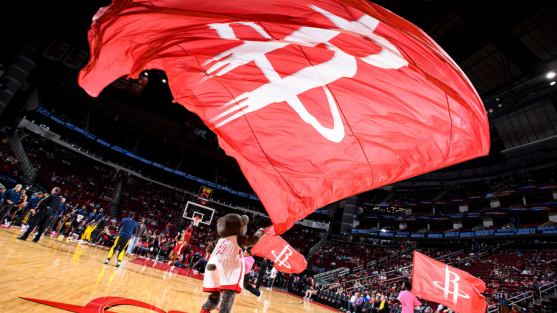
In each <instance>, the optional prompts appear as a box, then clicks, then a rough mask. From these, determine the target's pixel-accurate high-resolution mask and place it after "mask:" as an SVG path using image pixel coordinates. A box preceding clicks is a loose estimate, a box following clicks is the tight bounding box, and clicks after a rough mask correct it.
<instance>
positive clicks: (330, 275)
mask: <svg viewBox="0 0 557 313" xmlns="http://www.w3.org/2000/svg"><path fill="white" fill-rule="evenodd" d="M348 272H349V270H348V268H346V267H341V268H337V269H334V270H331V271H328V272H323V273H319V274H317V275H315V276H313V279H314V280H315V281H316V282H318V283H320V284H321V285H326V282H328V281H329V280H331V279H334V278H335V277H340V276H343V275H344V274H345V273H348Z"/></svg>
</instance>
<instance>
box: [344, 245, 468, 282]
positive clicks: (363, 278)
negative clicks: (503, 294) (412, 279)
mask: <svg viewBox="0 0 557 313" xmlns="http://www.w3.org/2000/svg"><path fill="white" fill-rule="evenodd" d="M462 252H464V250H458V251H456V252H451V253H449V254H444V255H441V256H438V257H436V258H434V260H438V259H441V258H445V257H449V256H453V255H457V254H460V253H462ZM448 264H452V262H450V263H448ZM412 266H413V265H412V264H411V265H408V266H404V267H401V268H399V269H395V270H392V271H388V272H384V273H378V274H373V275H368V276H364V277H360V278H356V279H352V280H349V281H345V282H343V283H351V282H355V281H359V280H365V279H372V278H374V277H376V276H379V275H385V277H388V275H389V274H392V273H394V272H398V271H403V270H405V269H409V268H411V267H412ZM403 278H404V275H401V276H397V277H394V278H391V279H388V280H385V281H383V282H382V283H385V282H388V281H391V280H393V279H398V280H400V279H403ZM370 285H372V284H365V285H361V286H360V287H364V286H370ZM354 288H355V287H349V288H346V291H349V290H352V289H354Z"/></svg>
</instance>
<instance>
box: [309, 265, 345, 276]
mask: <svg viewBox="0 0 557 313" xmlns="http://www.w3.org/2000/svg"><path fill="white" fill-rule="evenodd" d="M343 270H347V268H346V267H339V268H335V269H334V270H330V271H327V272H323V273H319V274H317V275H315V276H313V277H314V278H319V277H322V276H327V275H332V274H334V273H336V272H340V271H343Z"/></svg>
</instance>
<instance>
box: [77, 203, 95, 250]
mask: <svg viewBox="0 0 557 313" xmlns="http://www.w3.org/2000/svg"><path fill="white" fill-rule="evenodd" d="M96 219H97V209H95V208H94V209H93V212H91V213H89V217H87V220H86V221H85V223H83V228H84V229H85V230H84V231H83V233H82V234H81V240H80V242H84V241H89V240H91V232H93V230H94V229H95V225H96V224H97V220H96Z"/></svg>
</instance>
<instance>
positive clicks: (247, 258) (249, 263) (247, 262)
mask: <svg viewBox="0 0 557 313" xmlns="http://www.w3.org/2000/svg"><path fill="white" fill-rule="evenodd" d="M254 263H255V259H254V258H253V257H252V256H251V254H250V253H249V251H248V250H245V251H244V266H245V270H244V273H245V275H244V288H245V289H246V290H247V291H249V292H251V294H253V295H254V296H256V297H259V296H261V291H259V289H256V288H254V287H253V286H252V285H251V284H250V283H249V272H250V271H251V268H252V267H253V264H254Z"/></svg>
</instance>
